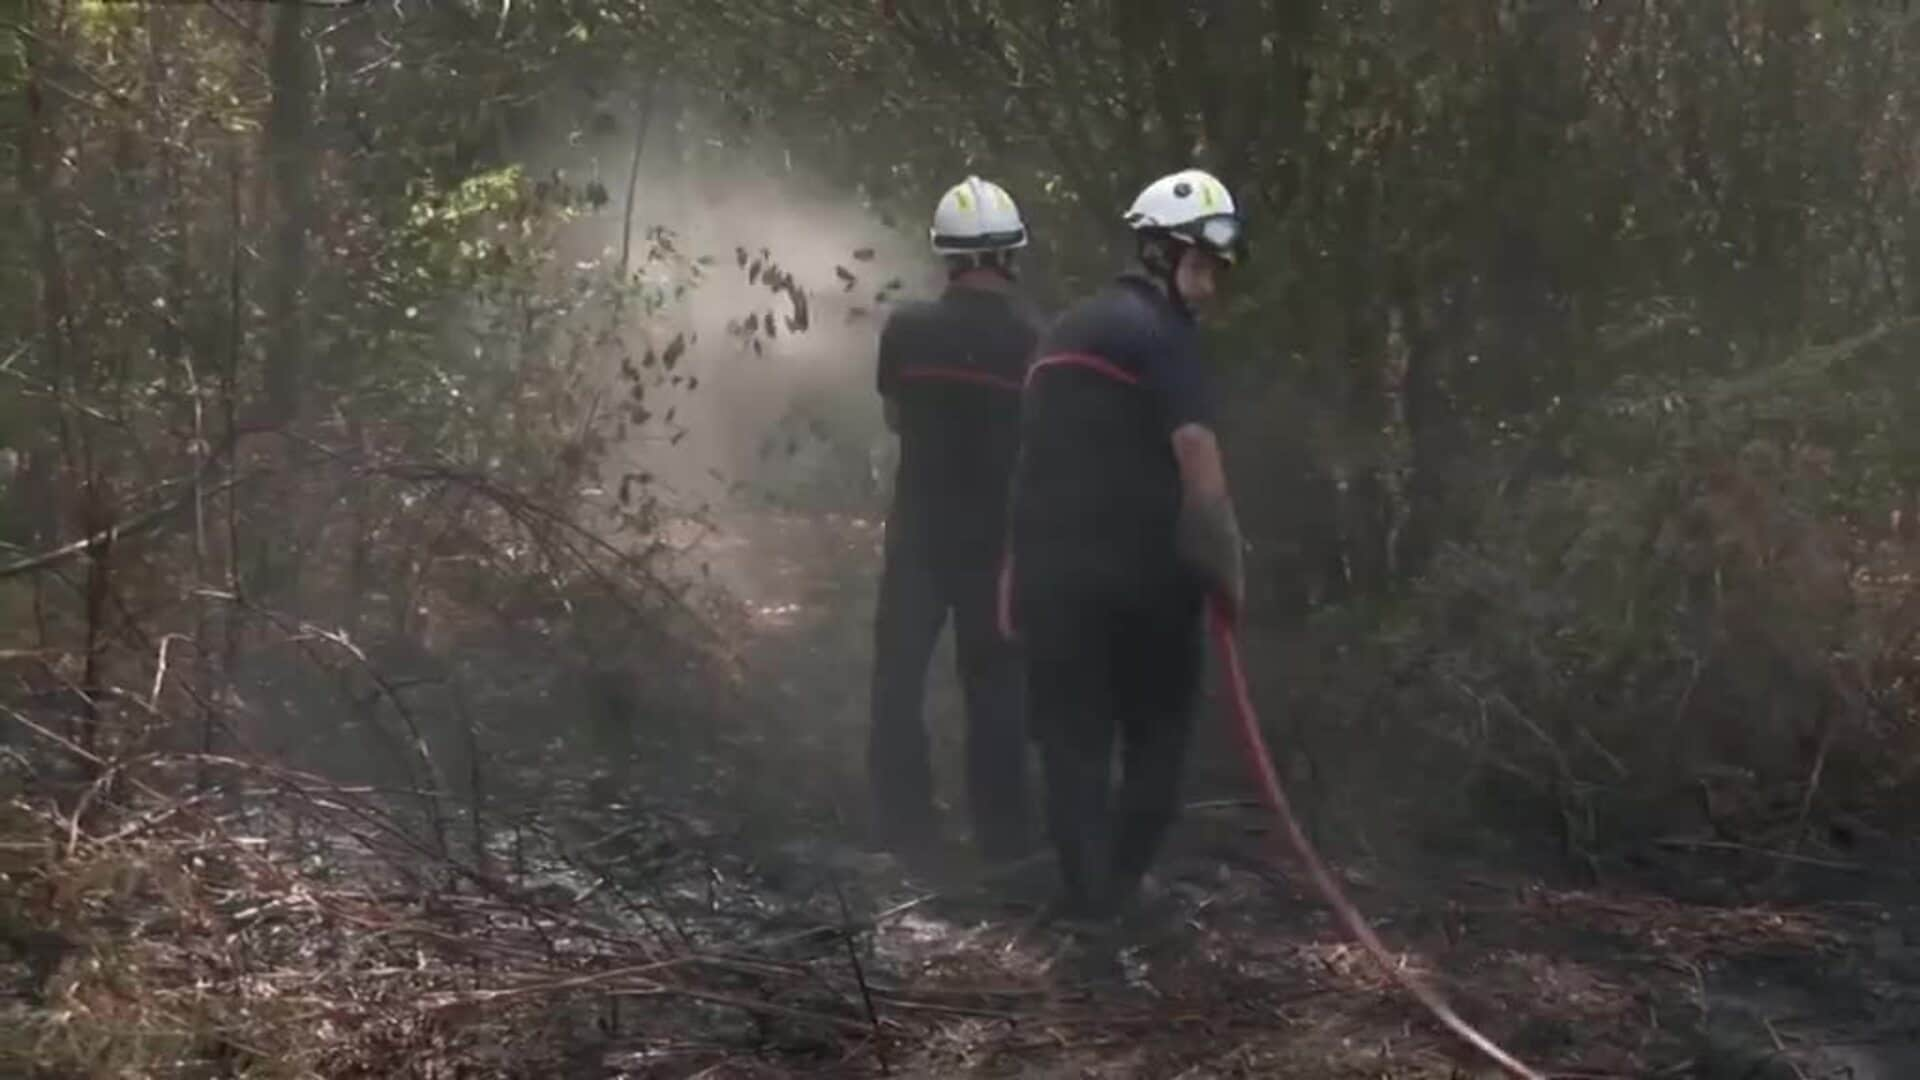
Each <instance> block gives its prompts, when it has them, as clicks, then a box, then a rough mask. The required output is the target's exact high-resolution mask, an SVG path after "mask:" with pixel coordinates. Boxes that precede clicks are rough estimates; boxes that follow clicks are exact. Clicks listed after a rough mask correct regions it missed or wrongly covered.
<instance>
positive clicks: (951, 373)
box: [900, 367, 1022, 391]
mask: <svg viewBox="0 0 1920 1080" xmlns="http://www.w3.org/2000/svg"><path fill="white" fill-rule="evenodd" d="M900 377H901V378H902V379H929V380H932V381H935V382H963V383H973V384H975V385H977V386H991V387H993V388H994V389H995V390H1016V391H1017V390H1019V389H1020V387H1021V386H1022V383H1021V382H1020V380H1019V379H1010V378H1008V377H1007V376H1005V375H994V374H992V373H990V372H985V371H970V370H968V369H966V368H954V367H910V368H907V369H905V370H903V371H901V372H900Z"/></svg>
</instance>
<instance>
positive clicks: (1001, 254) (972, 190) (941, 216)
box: [929, 176, 1027, 273]
mask: <svg viewBox="0 0 1920 1080" xmlns="http://www.w3.org/2000/svg"><path fill="white" fill-rule="evenodd" d="M929 232H930V234H931V236H932V240H933V250H934V251H935V253H937V254H939V255H941V256H942V257H944V258H945V259H946V260H947V268H948V271H949V272H950V273H960V272H963V271H966V270H971V269H996V270H999V271H1001V272H1002V273H1010V272H1011V270H1012V266H1013V253H1014V252H1015V251H1017V250H1019V249H1020V248H1023V247H1026V246H1027V226H1026V222H1024V221H1022V220H1021V219H1020V207H1019V206H1018V205H1017V204H1016V203H1015V202H1014V201H1013V196H1011V195H1009V194H1007V190H1006V189H1005V188H1003V187H1001V186H1000V185H999V184H996V183H994V182H993V181H991V180H982V179H980V178H979V177H977V176H969V177H967V178H966V179H965V180H963V181H961V182H960V183H958V184H955V185H954V186H952V187H950V188H948V189H947V193H946V194H945V195H942V196H941V197H940V202H939V204H938V205H936V206H935V207H934V209H933V228H932V229H931V230H929Z"/></svg>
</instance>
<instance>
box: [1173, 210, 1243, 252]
mask: <svg viewBox="0 0 1920 1080" xmlns="http://www.w3.org/2000/svg"><path fill="white" fill-rule="evenodd" d="M1185 231H1186V232H1187V234H1188V235H1189V236H1191V237H1192V238H1193V239H1194V240H1195V241H1197V242H1198V243H1199V244H1200V245H1201V246H1202V247H1204V248H1206V249H1207V250H1209V251H1211V252H1213V253H1214V254H1215V255H1218V256H1219V257H1220V258H1221V259H1223V260H1225V261H1227V262H1230V263H1231V262H1235V261H1237V260H1238V259H1239V257H1240V254H1241V246H1242V244H1241V232H1242V229H1241V225H1240V219H1239V218H1238V217H1236V216H1234V215H1233V214H1219V215H1216V216H1214V217H1209V218H1201V219H1200V220H1199V221H1196V222H1194V223H1193V224H1192V225H1191V226H1190V227H1189V228H1188V229H1187V230H1185Z"/></svg>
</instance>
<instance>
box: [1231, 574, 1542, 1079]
mask: <svg viewBox="0 0 1920 1080" xmlns="http://www.w3.org/2000/svg"><path fill="white" fill-rule="evenodd" d="M1207 623H1208V626H1209V627H1210V628H1211V629H1212V631H1213V641H1214V646H1215V648H1216V649H1218V651H1219V655H1220V667H1221V678H1222V680H1223V682H1224V683H1225V691H1226V695H1227V700H1228V702H1229V704H1230V706H1231V708H1232V710H1233V714H1234V719H1235V720H1236V721H1237V723H1236V724H1235V725H1234V726H1235V728H1236V729H1237V730H1238V732H1239V735H1240V747H1241V750H1242V751H1244V752H1245V754H1246V758H1247V764H1248V765H1249V766H1250V767H1251V768H1252V769H1253V772H1254V777H1255V779H1256V780H1258V781H1259V787H1260V794H1261V797H1262V798H1263V799H1264V800H1265V802H1266V804H1267V808H1268V809H1269V810H1272V811H1273V814H1274V816H1275V817H1277V818H1279V819H1280V824H1281V825H1282V826H1283V827H1284V828H1285V830H1286V834H1287V839H1288V840H1289V841H1290V842H1291V843H1292V845H1293V850H1294V853H1295V854H1297V855H1298V856H1299V857H1300V861H1301V862H1304V863H1306V865H1307V870H1308V872H1309V873H1310V874H1311V875H1312V877H1313V883H1314V885H1315V886H1316V887H1317V888H1318V889H1319V890H1320V895H1321V897H1322V898H1323V899H1325V900H1326V902H1327V906H1329V907H1331V908H1332V909H1333V913H1334V915H1335V916H1336V917H1337V918H1338V919H1339V920H1340V923H1341V925H1342V926H1344V927H1345V928H1346V931H1347V932H1348V933H1349V934H1352V935H1353V936H1354V938H1355V939H1356V940H1357V941H1359V942H1360V945H1361V947H1362V948H1364V949H1365V950H1366V951H1367V953H1368V954H1369V955H1371V956H1372V957H1373V959H1374V960H1375V961H1377V962H1378V963H1379V964H1380V967H1381V968H1382V969H1384V970H1385V971H1386V973H1387V976H1388V977H1389V978H1391V979H1392V980H1394V981H1395V982H1397V983H1399V984H1400V986H1401V988H1402V989H1404V990H1406V991H1407V992H1408V993H1409V994H1412V995H1413V997H1414V999H1415V1000H1417V1001H1419V1002H1420V1004H1421V1005H1422V1006H1424V1007H1425V1008H1426V1010H1427V1011H1428V1012H1429V1013H1432V1014H1433V1017H1434V1019H1436V1020H1438V1021H1440V1023H1441V1025H1442V1026H1444V1027H1446V1028H1447V1029H1448V1030H1449V1031H1451V1032H1453V1033H1454V1034H1455V1035H1457V1036H1459V1037H1460V1039H1461V1040H1462V1041H1464V1042H1465V1043H1466V1044H1467V1045H1469V1046H1471V1047H1473V1048H1474V1049H1475V1050H1478V1051H1479V1052H1480V1053H1482V1054H1484V1055H1486V1056H1487V1058H1488V1059H1489V1060H1491V1061H1493V1062H1494V1063H1495V1064H1496V1065H1499V1066H1500V1068H1501V1069H1502V1070H1504V1071H1505V1072H1506V1073H1507V1074H1508V1075H1509V1076H1513V1077H1517V1078H1519V1080H1545V1077H1544V1075H1543V1074H1541V1073H1539V1072H1536V1071H1535V1070H1534V1069H1532V1068H1531V1067H1529V1066H1527V1065H1526V1064H1525V1063H1523V1062H1521V1061H1520V1060H1519V1059H1518V1058H1516V1057H1514V1056H1513V1055H1512V1054H1509V1053H1507V1052H1506V1051H1505V1050H1503V1049H1501V1048H1500V1046H1499V1044H1497V1043H1495V1042H1494V1041H1493V1040H1492V1039H1489V1038H1487V1037H1486V1036H1485V1035H1483V1034H1481V1033H1480V1032H1479V1030H1477V1029H1476V1028H1475V1027H1474V1026H1473V1025H1472V1024H1469V1023H1467V1022H1466V1021H1465V1020H1464V1019H1462V1018H1461V1017H1460V1014H1459V1013H1456V1012H1454V1011H1453V1007H1452V1006H1450V1005H1448V1004H1447V1001H1446V999H1445V998H1443V997H1441V996H1440V993H1439V991H1437V990H1435V989H1434V988H1433V987H1431V986H1429V985H1427V984H1426V983H1425V982H1423V981H1422V980H1420V979H1418V978H1416V977H1415V976H1414V975H1413V973H1412V972H1410V971H1407V970H1406V969H1405V968H1404V967H1402V966H1401V965H1400V964H1398V963H1396V962H1395V961H1394V959H1393V956H1392V954H1390V953H1389V952H1388V951H1387V947H1386V946H1385V945H1384V944H1382V943H1381V941H1380V938H1379V936H1378V935H1376V934H1375V933H1374V932H1373V928H1372V927H1371V926H1368V925H1367V920H1366V918H1365V916H1363V915H1361V914H1360V910H1359V909H1358V908H1356V907H1354V906H1353V901H1352V900H1349V899H1348V898H1347V894H1346V892H1345V890H1343V889H1341V888H1340V884H1339V883H1338V882H1337V881H1335V880H1334V878H1333V875H1332V874H1331V873H1330V872H1328V870H1327V867H1326V864H1325V863H1323V862H1321V861H1320V855H1319V853H1318V852H1317V851H1315V850H1314V847H1313V842H1312V841H1310V840H1308V839H1307V834H1306V830H1304V829H1302V828H1301V827H1300V820H1299V819H1298V818H1297V817H1295V816H1294V813H1293V804H1292V803H1290V802H1289V801H1288V800H1287V792H1286V789H1285V788H1284V787H1282V786H1281V784H1280V774H1279V773H1278V772H1277V771H1276V770H1275V769H1274V767H1273V756H1272V755H1271V754H1269V753H1268V752H1267V740H1266V737H1265V736H1263V735H1262V734H1261V733H1260V717H1259V715H1258V714H1257V713H1256V712H1255V711H1254V708H1253V696H1252V695H1251V694H1250V693H1248V691H1247V675H1246V670H1245V669H1244V668H1243V667H1242V666H1241V663H1240V643H1239V639H1238V636H1237V635H1236V634H1235V632H1234V621H1233V617H1232V616H1231V615H1230V614H1228V612H1227V609H1226V608H1225V606H1223V605H1222V604H1220V603H1219V602H1218V601H1210V602H1209V603H1208V605H1207Z"/></svg>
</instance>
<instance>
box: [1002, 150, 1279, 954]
mask: <svg viewBox="0 0 1920 1080" xmlns="http://www.w3.org/2000/svg"><path fill="white" fill-rule="evenodd" d="M1126 222H1127V224H1128V226H1129V227H1130V228H1131V229H1132V230H1133V232H1134V234H1135V236H1136V237H1137V245H1138V249H1137V250H1138V260H1137V263H1136V264H1135V265H1133V266H1130V267H1128V268H1127V270H1126V271H1125V272H1124V273H1122V274H1120V275H1119V277H1118V279H1117V280H1115V281H1112V282H1110V283H1108V284H1107V285H1106V286H1105V287H1104V288H1102V289H1100V290H1099V291H1098V292H1096V293H1094V294H1093V295H1092V296H1090V297H1088V298H1086V299H1084V300H1082V301H1080V302H1079V303H1077V304H1075V305H1073V306H1072V307H1070V308H1068V309H1067V310H1066V312H1064V313H1063V314H1062V315H1061V316H1060V317H1059V318H1058V319H1056V320H1054V322H1053V324H1052V325H1051V326H1050V327H1048V329H1047V331H1046V333H1045V334H1043V335H1042V336H1041V340H1040V345H1039V348H1038V349H1037V350H1036V353H1037V359H1036V360H1035V362H1034V364H1033V367H1032V369H1031V373H1030V374H1029V376H1028V379H1027V385H1026V391H1025V395H1024V397H1023V398H1022V403H1021V404H1022V416H1021V444H1020V455H1019V457H1018V459H1017V465H1016V467H1015V470H1014V478H1013V486H1012V488H1011V499H1010V503H1011V510H1010V528H1009V534H1010V536H1011V555H1010V559H1009V563H1008V566H1009V572H1008V574H1007V579H1008V580H1007V583H1006V588H1005V589H1004V590H1003V592H1002V595H1003V596H1005V597H1007V598H1008V599H1009V603H1008V604H1007V606H1006V610H1005V611H1004V612H1003V619H1002V621H1003V623H1005V624H1007V625H1010V626H1012V627H1013V628H1014V629H1015V631H1016V632H1017V633H1018V634H1019V635H1020V640H1021V644H1022V648H1023V654H1024V659H1025V661H1026V666H1027V710H1028V724H1029V728H1030V730H1031V731H1032V732H1033V733H1034V736H1035V738H1036V739H1037V740H1038V741H1039V743H1040V749H1041V759H1042V762H1043V764H1044V767H1045V770H1046V784H1047V789H1048V790H1047V813H1048V826H1049V827H1048V832H1049V833H1050V834H1051V837H1052V839H1053V842H1054V844H1055V846H1056V848H1057V849H1058V850H1057V854H1058V857H1059V866H1060V873H1061V885H1062V890H1061V897H1060V900H1059V904H1058V906H1057V909H1056V910H1057V911H1058V912H1059V913H1061V914H1063V915H1065V916H1068V917H1070V918H1075V919H1080V920H1087V921H1091V922H1094V923H1100V924H1106V925H1108V926H1111V924H1112V921H1113V920H1114V919H1115V918H1117V917H1119V916H1121V915H1124V914H1125V913H1126V912H1127V911H1128V910H1129V909H1132V908H1137V906H1138V905H1139V904H1140V903H1141V901H1142V900H1143V899H1144V898H1145V896H1146V894H1147V893H1149V892H1150V891H1151V890H1148V889H1146V888H1144V886H1145V884H1146V882H1147V873H1148V870H1149V868H1150V867H1151V866H1152V864H1153V862H1154V858H1155V856H1156V854H1157V852H1158V851H1159V849H1160V846H1161V843H1162V840H1163V839H1164V837H1165V835H1166V832H1167V829H1168V827H1169V826H1170V825H1171V824H1172V822H1173V820H1174V818H1175V816H1176V815H1177V812H1178V810H1179V805H1180V803H1179V781H1180V773H1181V770H1182V767H1183V762H1184V759H1185V756H1186V750H1187V744H1188V735H1189V732H1190V730H1191V727H1192V719H1193V712H1194V706H1195V702H1196V700H1197V697H1198V693H1199V680H1200V674H1201V658H1202V655H1203V652H1202V648H1203V642H1202V638H1201V612H1202V610H1203V607H1204V605H1205V602H1206V601H1207V600H1208V598H1209V597H1212V598H1213V599H1214V600H1215V601H1217V602H1218V603H1219V604H1220V605H1221V606H1222V608H1223V609H1225V610H1226V611H1227V612H1228V613H1229V614H1231V613H1234V612H1237V611H1238V609H1239V607H1240V602H1241V597H1242V594H1243V591H1244V586H1243V584H1242V580H1243V572H1242V567H1241V545H1240V537H1239V528H1238V526H1237V524H1236V523H1235V520H1234V512H1233V501H1232V498H1231V496H1230V495H1229V492H1228V489H1227V478H1226V470H1225V468H1224V466H1223V463H1222V461H1221V455H1220V447H1219V444H1218V441H1217V440H1216V438H1215V436H1214V428H1215V424H1216V418H1217V407H1216V403H1215V401H1216V397H1215V393H1214V390H1213V387H1212V380H1211V377H1210V375H1209V374H1208V371H1207V365H1206V362H1205V359H1204V356H1203V343H1202V340H1201V336H1200V330H1199V326H1198V323H1197V321H1196V318H1195V312H1196V311H1197V310H1198V309H1199V308H1201V307H1203V306H1205V305H1206V303H1207V302H1208V301H1210V300H1211V299H1212V298H1213V295H1214V293H1215V290H1216V285H1217V283H1218V281H1219V279H1220V278H1221V277H1222V276H1223V274H1224V272H1225V270H1226V268H1227V267H1228V266H1229V265H1231V264H1232V263H1234V262H1235V261H1237V260H1238V259H1240V258H1241V257H1242V249H1241V246H1240V218H1239V213H1238V210H1237V208H1236V207H1235V206H1234V202H1233V197H1232V196H1231V195H1230V194H1228V192H1227V189H1226V186H1225V185H1224V184H1221V183H1220V181H1219V180H1217V179H1215V178H1214V177H1212V176H1211V175H1209V174H1207V173H1205V172H1201V171H1199V170H1197V169H1188V170H1185V171H1182V172H1177V173H1174V174H1173V175H1171V176H1166V177H1162V178H1161V179H1159V180H1155V181H1154V182H1153V183H1151V184H1149V185H1147V187H1146V189H1145V190H1143V191H1142V192H1140V195H1139V197H1138V198H1136V199H1135V200H1134V202H1133V205H1132V207H1131V208H1129V209H1128V211H1127V214H1126ZM1116 743H1118V744H1119V745H1120V748H1121V753H1120V755H1119V758H1120V760H1121V762H1122V763H1123V770H1124V771H1123V775H1122V776H1121V777H1120V782H1119V784H1118V785H1117V791H1116V790H1115V785H1113V784H1112V783H1111V782H1110V779H1111V778H1110V764H1109V763H1110V762H1111V761H1112V760H1113V758H1114V756H1115V755H1114V748H1115V744H1116Z"/></svg>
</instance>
